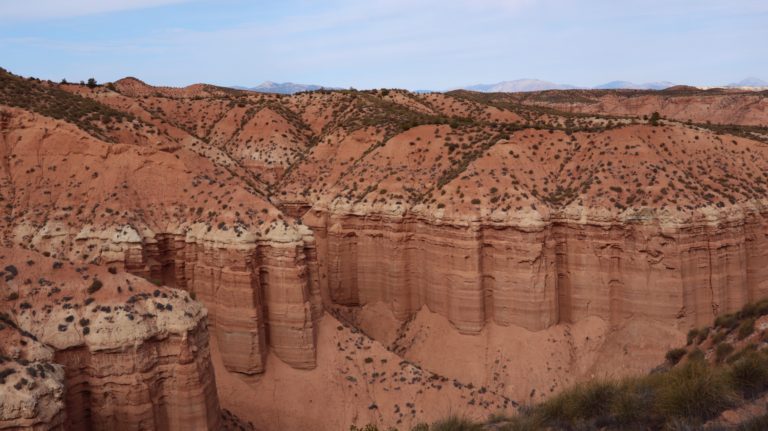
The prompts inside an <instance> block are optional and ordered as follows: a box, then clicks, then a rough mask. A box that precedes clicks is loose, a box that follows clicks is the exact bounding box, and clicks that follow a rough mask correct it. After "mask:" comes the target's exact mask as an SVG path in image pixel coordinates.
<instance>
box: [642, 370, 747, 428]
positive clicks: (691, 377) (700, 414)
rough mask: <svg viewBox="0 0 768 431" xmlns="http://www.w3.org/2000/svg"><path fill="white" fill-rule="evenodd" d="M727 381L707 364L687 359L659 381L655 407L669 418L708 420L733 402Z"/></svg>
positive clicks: (732, 395) (733, 397)
mask: <svg viewBox="0 0 768 431" xmlns="http://www.w3.org/2000/svg"><path fill="white" fill-rule="evenodd" d="M728 383H729V381H728V379H727V378H726V376H724V375H723V374H722V373H718V372H716V371H715V370H713V368H712V367H710V366H708V365H707V364H706V363H704V362H698V361H697V362H689V363H687V364H685V366H683V367H680V368H676V369H674V370H672V371H671V372H669V373H668V375H667V376H666V377H665V378H664V379H662V380H661V381H660V386H659V388H658V399H657V406H656V407H657V410H658V411H659V412H660V413H662V414H663V415H664V416H665V417H667V418H670V419H671V418H688V419H700V420H707V419H710V418H712V417H714V416H716V415H717V414H718V413H720V412H721V411H723V410H725V409H727V408H729V407H731V406H732V405H733V404H734V400H735V395H734V393H733V391H732V390H731V388H730V387H729V384H728Z"/></svg>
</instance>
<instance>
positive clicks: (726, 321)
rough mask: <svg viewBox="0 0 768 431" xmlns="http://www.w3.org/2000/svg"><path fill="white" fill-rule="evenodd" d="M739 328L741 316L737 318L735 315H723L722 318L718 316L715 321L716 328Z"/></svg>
mask: <svg viewBox="0 0 768 431" xmlns="http://www.w3.org/2000/svg"><path fill="white" fill-rule="evenodd" d="M737 326H739V316H737V315H736V314H735V313H731V314H723V315H721V316H717V318H716V319H715V327H716V328H725V329H728V330H731V329H734V328H736V327H737Z"/></svg>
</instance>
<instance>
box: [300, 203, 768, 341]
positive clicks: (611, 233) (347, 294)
mask: <svg viewBox="0 0 768 431" xmlns="http://www.w3.org/2000/svg"><path fill="white" fill-rule="evenodd" d="M764 214H765V211H764V206H763V204H762V203H760V202H756V203H754V206H752V207H748V206H745V207H737V208H728V209H725V210H721V211H717V212H710V213H707V212H706V211H704V210H702V211H701V212H698V213H696V214H694V216H693V217H691V219H689V220H687V221H683V220H673V219H669V218H666V219H660V218H658V217H650V218H648V219H645V220H643V219H638V218H637V217H638V215H637V214H635V215H632V216H629V215H627V216H626V219H625V220H623V221H622V222H619V221H618V220H614V221H611V220H600V219H597V218H596V217H590V216H586V215H585V216H584V217H583V219H580V218H576V219H572V218H570V217H562V216H553V217H552V218H550V219H549V220H541V221H540V222H538V223H529V224H520V223H516V224H515V223H502V222H498V221H497V222H492V221H490V220H488V221H482V220H476V221H466V220H465V221H455V220H454V221H451V220H445V219H440V218H436V217H428V216H423V215H419V214H418V213H416V212H413V213H406V214H404V215H399V216H392V215H381V214H369V213H364V214H360V213H353V214H350V213H337V212H333V211H330V212H326V211H325V210H323V209H320V208H316V209H313V210H312V211H310V213H308V214H307V215H306V216H305V217H304V220H305V221H306V222H307V223H308V224H310V225H311V226H312V228H313V230H314V231H315V233H316V239H317V242H318V248H319V249H320V250H321V252H320V253H319V255H320V260H319V263H320V273H321V276H320V279H321V280H322V290H323V291H324V292H326V295H325V298H326V301H329V302H330V303H334V304H343V305H354V306H357V305H364V304H369V303H376V302H380V301H383V302H386V303H388V304H390V305H391V308H392V311H393V313H394V315H395V316H396V317H397V318H399V319H400V320H406V319H408V318H409V317H410V316H411V315H413V313H415V312H416V311H418V310H419V309H420V308H421V307H422V306H424V305H426V306H428V307H429V308H430V310H432V311H434V312H436V313H438V314H441V315H443V316H445V317H446V318H448V319H449V320H450V321H451V322H452V323H453V325H454V326H455V327H456V328H457V329H459V330H460V331H461V332H464V333H470V334H472V333H478V332H479V331H480V330H481V329H482V328H483V326H484V325H485V323H487V322H490V321H493V322H494V323H496V324H499V325H502V326H507V325H515V326H520V327H523V328H526V329H529V330H534V331H538V330H542V329H545V328H547V327H549V326H552V325H555V324H557V323H572V322H576V321H579V320H581V319H584V318H586V317H588V316H597V317H600V318H602V319H604V320H606V321H608V322H610V323H611V324H614V325H618V324H619V323H621V322H622V321H624V320H626V319H629V318H631V317H632V316H643V317H645V318H650V319H654V320H658V321H662V322H668V323H669V324H671V325H674V326H676V327H677V328H679V329H682V330H684V329H687V328H690V327H695V326H702V325H706V324H708V323H709V322H711V320H712V319H713V317H714V316H716V315H717V314H719V313H722V312H732V311H735V310H737V309H739V308H741V307H742V306H743V305H744V304H745V303H747V302H749V301H753V300H755V299H758V298H763V297H765V296H766V295H768V283H766V281H765V280H767V279H768V273H766V269H765V268H766V265H765V262H766V259H768V240H767V239H766V235H765V232H766V231H768V220H766V218H765V216H764Z"/></svg>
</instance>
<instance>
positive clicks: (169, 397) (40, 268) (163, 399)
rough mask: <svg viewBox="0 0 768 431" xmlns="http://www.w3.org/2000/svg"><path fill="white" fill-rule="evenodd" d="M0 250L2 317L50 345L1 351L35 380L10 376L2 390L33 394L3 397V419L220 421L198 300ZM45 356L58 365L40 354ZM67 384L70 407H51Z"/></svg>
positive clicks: (66, 423)
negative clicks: (16, 399) (33, 352)
mask: <svg viewBox="0 0 768 431" xmlns="http://www.w3.org/2000/svg"><path fill="white" fill-rule="evenodd" d="M0 256H2V259H0V260H2V262H0V263H2V267H4V268H5V271H4V274H3V275H4V276H5V277H4V278H3V281H2V282H0V285H1V286H2V289H1V290H2V292H0V295H1V296H2V298H3V302H2V305H3V307H2V310H3V319H4V321H5V322H6V323H4V325H5V326H8V325H9V324H10V325H13V327H14V328H17V329H18V331H19V332H20V333H21V334H24V336H25V337H27V338H30V339H31V340H33V341H34V342H38V341H39V342H40V343H42V344H43V345H45V346H50V349H52V351H50V350H49V351H48V352H47V356H45V355H44V354H40V353H38V354H37V356H38V357H33V358H25V357H23V355H22V353H19V351H16V350H13V349H11V350H12V351H6V349H8V348H7V347H5V345H4V346H3V352H2V356H3V360H4V361H6V362H10V358H14V357H15V361H16V363H17V364H20V365H22V366H28V368H26V373H27V374H30V373H32V374H34V376H33V377H37V380H34V379H32V378H27V380H28V381H27V382H25V383H19V382H15V380H13V379H7V381H6V382H4V383H3V384H4V386H5V388H4V390H3V391H2V393H3V394H4V395H3V396H6V395H7V396H9V397H13V396H14V395H16V392H14V391H17V392H18V391H24V390H27V391H28V392H29V393H30V394H31V395H28V400H27V401H26V404H27V405H26V406H25V405H24V403H17V405H19V404H20V405H21V407H16V408H15V409H14V408H13V406H14V404H13V403H9V404H5V403H4V407H3V411H2V415H3V416H2V417H0V420H2V421H15V422H16V423H21V424H23V423H28V424H29V425H30V426H31V425H34V424H35V422H34V421H33V419H34V420H37V421H38V422H39V423H40V424H41V425H40V426H41V427H42V428H39V429H58V428H57V427H59V428H61V429H118V430H120V429H126V430H127V429H157V430H163V429H168V430H171V429H216V428H217V427H218V425H219V421H220V415H219V404H218V397H217V393H216V383H215V380H214V373H213V368H212V365H211V357H210V350H209V344H208V333H207V313H206V310H205V309H204V308H203V307H202V305H201V304H200V303H197V302H195V301H193V300H191V299H190V297H189V295H188V294H187V293H185V292H183V291H179V290H175V289H171V288H166V287H162V288H158V287H156V286H153V285H152V284H150V283H148V282H146V281H145V280H143V279H141V278H138V277H134V276H130V275H127V274H124V273H119V272H117V271H116V270H110V271H109V272H108V271H107V269H106V268H104V267H95V266H89V265H86V266H80V267H74V266H73V265H72V264H63V263H61V262H59V261H54V260H52V259H46V258H43V257H42V256H40V255H37V254H35V253H31V252H26V251H19V250H14V249H0ZM8 275H10V276H8ZM31 280H37V282H35V283H31V282H28V281H31ZM14 293H15V294H14ZM6 298H8V299H6ZM8 322H10V323H8ZM25 343H26V344H29V343H28V342H26V341H25ZM46 349H48V348H45V349H43V352H45V351H46ZM26 350H30V348H27V349H26ZM41 360H46V361H49V362H51V363H55V364H59V365H44V366H43V368H40V367H38V366H37V365H36V363H35V362H33V361H41ZM31 368H34V369H32V371H30V369H31ZM41 371H43V372H41ZM16 374H20V373H12V374H11V375H12V376H15V375H16ZM40 378H43V379H44V378H54V379H55V381H54V382H53V383H49V382H47V381H43V382H39V381H38V380H39V379H40ZM14 383H18V385H14ZM57 384H58V385H59V386H57ZM11 386H12V388H11ZM17 386H18V387H17ZM64 388H66V389H64ZM5 389H8V392H7V393H6V390H5ZM62 393H63V394H64V397H63V403H61V404H62V407H63V408H62V409H60V412H55V413H53V412H52V411H53V410H54V409H52V407H51V406H56V399H57V398H56V397H57V396H58V397H59V398H61V394H62ZM11 401H12V400H11ZM33 403H34V406H33ZM6 406H7V407H8V408H9V409H11V411H6V410H5V409H6ZM30 409H31V411H32V412H34V413H35V414H32V413H30ZM19 411H20V412H21V413H19ZM25 421H26V422H25ZM46 426H47V427H48V428H45V427H46Z"/></svg>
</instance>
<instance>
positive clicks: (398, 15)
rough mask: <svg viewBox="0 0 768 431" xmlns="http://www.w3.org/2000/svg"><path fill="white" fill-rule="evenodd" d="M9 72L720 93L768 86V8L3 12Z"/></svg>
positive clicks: (692, 0) (36, 4)
mask: <svg viewBox="0 0 768 431" xmlns="http://www.w3.org/2000/svg"><path fill="white" fill-rule="evenodd" d="M0 66H2V67H5V68H7V69H9V70H11V71H12V72H14V73H17V74H21V75H25V76H29V75H32V76H37V77H41V78H46V79H52V80H57V81H58V80H60V79H62V78H66V79H68V80H71V81H79V80H81V79H87V78H88V77H91V76H93V77H95V78H96V79H97V80H98V81H100V82H104V81H111V80H115V79H119V78H121V77H123V76H127V75H132V76H136V77H139V78H141V79H143V80H145V81H147V82H149V83H151V84H164V85H175V86H178V85H187V84H191V83H195V82H209V83H214V84H221V85H246V86H252V85H256V84H258V83H260V82H261V81H264V80H273V81H293V82H300V83H313V84H321V85H327V86H339V87H350V86H354V87H357V88H371V87H400V88H409V89H438V90H442V89H446V88H452V87H457V86H462V85H468V84H475V83H492V82H497V81H502V80H511V79H518V78H538V79H544V80H549V81H554V82H559V83H567V84H573V85H579V86H591V85H596V84H601V83H604V82H607V81H612V80H628V81H635V82H647V81H659V80H669V81H673V82H676V83H687V84H694V85H716V84H725V83H729V82H734V81H738V80H741V79H743V78H745V77H748V76H756V77H758V78H762V79H765V80H768V1H766V0H718V1H715V0H645V1H636V0H580V1H576V0H327V1H320V0H281V1H270V2H267V1H245V0H216V1H213V0H67V1H62V0H0Z"/></svg>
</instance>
